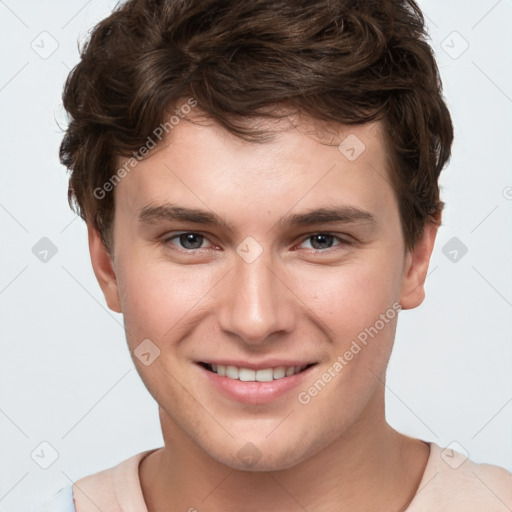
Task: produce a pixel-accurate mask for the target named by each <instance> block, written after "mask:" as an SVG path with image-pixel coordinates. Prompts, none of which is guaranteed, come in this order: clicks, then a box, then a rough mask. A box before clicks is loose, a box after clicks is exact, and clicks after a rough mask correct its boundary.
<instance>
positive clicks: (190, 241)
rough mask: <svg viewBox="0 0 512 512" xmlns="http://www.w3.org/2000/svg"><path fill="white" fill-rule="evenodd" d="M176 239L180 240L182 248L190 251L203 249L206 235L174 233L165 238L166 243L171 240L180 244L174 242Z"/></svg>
mask: <svg viewBox="0 0 512 512" xmlns="http://www.w3.org/2000/svg"><path fill="white" fill-rule="evenodd" d="M175 240H177V241H178V242H179V246H180V248H181V249H185V250H187V251H190V250H194V249H201V247H202V245H203V242H204V240H205V237H204V236H203V235H200V234H199V233H192V232H189V233H181V234H179V235H174V236H171V237H169V238H167V239H166V240H165V243H168V242H171V243H173V244H174V245H178V244H175V243H174V241H175Z"/></svg>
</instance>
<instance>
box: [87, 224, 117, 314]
mask: <svg viewBox="0 0 512 512" xmlns="http://www.w3.org/2000/svg"><path fill="white" fill-rule="evenodd" d="M87 232H88V237H89V253H90V255H91V263H92V268H93V270H94V275H95V276H96V279H97V280H98V283H99V285H100V287H101V290H102V291H103V295H104V296H105V300H106V301H107V306H108V307H109V308H110V309H111V310H112V311H115V312H116V313H122V309H121V302H120V300H119V291H118V288H117V277H116V272H115V266H114V262H113V260H112V258H111V256H110V254H109V252H108V251H107V249H106V247H105V244H104V243H103V241H102V239H101V236H100V233H99V231H98V230H97V229H96V228H95V227H93V226H92V225H91V224H89V223H87Z"/></svg>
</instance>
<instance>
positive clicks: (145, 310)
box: [118, 259, 215, 344]
mask: <svg viewBox="0 0 512 512" xmlns="http://www.w3.org/2000/svg"><path fill="white" fill-rule="evenodd" d="M148 261H149V259H146V260H142V259H141V261H140V262H139V263H137V261H133V260H132V261H130V262H129V265H123V264H121V265H120V273H119V274H120V275H119V278H118V283H119V290H120V300H121V305H122V308H123V316H124V321H125V326H126V330H127V335H128V338H129V340H128V341H129V343H130V344H133V343H136V342H137V340H141V339H145V338H150V339H151V338H154V339H155V342H158V340H164V339H165V340H168V339H170V337H174V336H175V335H176V333H177V332H178V331H179V329H180V326H181V325H182V324H186V323H187V319H188V317H189V315H190V313H191V312H194V313H197V310H198V309H201V308H204V307H205V305H206V304H207V303H208V292H209V291H210V290H211V288H212V283H214V282H215V281H214V278H213V276H212V270H208V269H206V268H200V267H199V266H190V267H188V268H177V267H176V266H173V265H171V264H170V263H169V262H164V261H161V262H156V261H153V262H152V263H148ZM171 333H172V335H171Z"/></svg>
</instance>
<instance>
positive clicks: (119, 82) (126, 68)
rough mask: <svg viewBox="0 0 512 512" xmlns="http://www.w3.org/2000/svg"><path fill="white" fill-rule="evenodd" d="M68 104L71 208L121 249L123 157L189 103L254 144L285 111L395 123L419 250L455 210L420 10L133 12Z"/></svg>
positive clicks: (397, 164)
mask: <svg viewBox="0 0 512 512" xmlns="http://www.w3.org/2000/svg"><path fill="white" fill-rule="evenodd" d="M80 56H81V58H80V62H79V63H78V64H77V65H76V66H75V68H74V69H73V70H72V71H71V72H70V74H69V76H68V78H67V81H66V84H65V87H64V92H63V104H64V108H65V109H66V111H67V112H68V118H69V125H68V128H67V130H66V133H65V135H64V138H63V141H62V144H61V146H60V159H61V162H62V163H63V164H64V165H65V166H66V167H67V168H68V169H69V170H70V171H71V175H70V180H69V190H68V201H69V204H70V206H71V208H73V207H76V211H77V213H78V214H79V215H80V216H81V217H82V218H83V219H84V220H86V221H87V222H92V223H93V225H94V227H96V229H98V231H99V232H100V234H101V236H102V239H103V242H104V244H105V247H106V248H107V249H109V250H110V249H111V247H112V243H113V240H112V234H111V231H112V229H111V228H112V224H113V214H114V193H113V192H112V193H109V194H104V197H101V198H99V197H98V194H97V193H95V190H97V189H98V187H99V188H102V187H104V184H105V183H107V182H108V181H109V180H111V179H112V176H113V175H114V174H115V171H116V169H115V166H116V161H117V159H118V157H126V156H130V155H132V154H134V152H136V151H137V150H139V149H140V148H141V147H143V146H144V145H145V144H146V143H147V140H148V137H149V136H150V135H151V134H152V133H153V132H154V130H155V127H157V126H159V125H162V124H163V123H165V122H166V121H165V120H166V116H167V115H168V113H169V111H171V110H172V108H175V107H176V105H177V102H178V101H179V100H180V99H181V98H187V97H189V98H190V97H192V98H193V99H194V102H196V103H197V108H198V109H199V110H200V111H201V112H203V113H204V115H206V116H207V117H208V118H211V119H212V120H214V121H216V122H218V123H219V124H220V125H222V126H223V127H225V128H226V129H228V130H229V131H230V132H232V133H233V134H235V135H237V136H239V137H240V138H242V139H244V140H247V141H250V142H253V143H264V142H265V141H266V140H268V135H269V133H268V131H267V132H265V131H264V130H261V129H259V128H258V126H259V125H258V123H256V122H255V119H256V118H257V117H274V118H275V117H279V116H282V115H283V114H282V108H281V107H282V106H283V105H284V106H286V107H287V108H288V109H289V110H290V111H294V112H298V113H300V114H304V115H306V116H310V117H312V118H313V119H315V120H318V121H327V122H335V123H343V124H346V125H351V124H352V125H354V124H363V123H367V122H371V121H381V122H382V125H383V128H384V134H385V143H386V146H387V149H388V157H389V175H390V179H391V181H392V185H393V188H394V191H395V194H396V197H397V200H398V205H399V210H400V217H401V222H402V231H403V234H404V239H405V242H406V246H407V247H408V248H412V247H414V245H415V244H416V242H417V241H418V239H419V237H420V236H421V234H422V232H423V228H424V226H425V223H426V222H438V221H439V218H440V213H441V211H442V208H443V202H442V201H441V200H440V198H439V185H438V178H439V174H440V172H441V170H442V168H443V167H444V165H445V164H446V162H447V161H448V159H449V158H450V152H451V145H452V140H453V126H452V122H451V118H450V114H449V112H448V109H447V107H446V104H445V102H444V100H443V97H442V89H441V80H440V77H439V71H438V68H437V65H436V62H435V59H434V55H433V51H432V49H431V47H430V45H429V44H428V42H427V33H426V28H425V23H424V17H423V15H422V13H421V11H420V9H419V7H418V6H417V5H416V3H415V2H414V1H413V0H250V1H240V0H128V1H126V2H125V3H122V4H120V5H118V6H116V8H115V9H114V11H113V12H112V14H111V15H110V16H108V17H107V18H106V19H104V20H102V21H101V22H100V23H99V24H98V25H96V26H95V27H94V29H93V30H92V33H91V35H90V38H89V39H88V41H87V42H86V43H85V45H84V46H83V48H82V49H81V50H80Z"/></svg>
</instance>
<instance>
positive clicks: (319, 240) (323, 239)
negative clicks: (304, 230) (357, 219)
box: [311, 235, 333, 249]
mask: <svg viewBox="0 0 512 512" xmlns="http://www.w3.org/2000/svg"><path fill="white" fill-rule="evenodd" d="M332 241H333V237H332V235H314V236H312V237H311V245H312V247H313V248H315V249H326V248H329V247H331V246H332Z"/></svg>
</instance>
